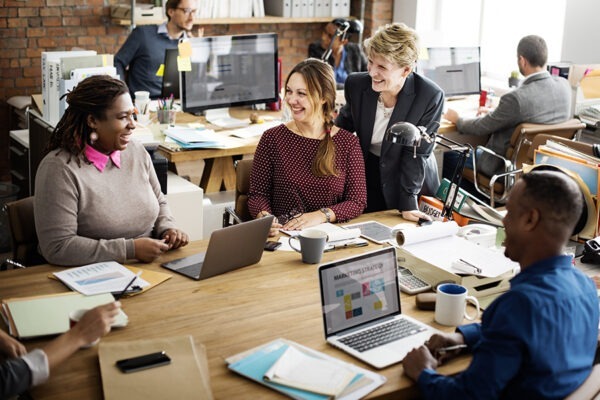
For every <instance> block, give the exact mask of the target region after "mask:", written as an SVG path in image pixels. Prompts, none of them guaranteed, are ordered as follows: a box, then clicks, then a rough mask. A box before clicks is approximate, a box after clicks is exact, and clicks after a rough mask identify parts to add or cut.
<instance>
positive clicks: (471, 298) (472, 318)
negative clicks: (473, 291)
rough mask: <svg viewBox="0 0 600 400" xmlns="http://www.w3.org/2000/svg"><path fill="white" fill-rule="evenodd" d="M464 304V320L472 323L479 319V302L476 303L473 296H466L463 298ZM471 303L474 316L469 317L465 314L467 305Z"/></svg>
mask: <svg viewBox="0 0 600 400" xmlns="http://www.w3.org/2000/svg"><path fill="white" fill-rule="evenodd" d="M465 300H466V302H465V318H466V319H468V320H469V321H473V320H476V319H477V318H479V301H477V298H475V297H473V296H467V297H466V298H465ZM469 301H470V302H471V304H473V305H474V306H475V315H474V316H471V315H469V314H468V313H467V303H468V302H469Z"/></svg>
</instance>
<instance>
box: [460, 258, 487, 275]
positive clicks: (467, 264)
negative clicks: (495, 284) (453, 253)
mask: <svg viewBox="0 0 600 400" xmlns="http://www.w3.org/2000/svg"><path fill="white" fill-rule="evenodd" d="M458 261H460V262H461V263H463V264H464V265H466V266H467V267H471V268H473V269H474V270H475V273H476V274H480V273H481V268H479V267H478V266H476V265H473V264H471V263H470V262H468V261H465V260H463V259H462V258H459V259H458Z"/></svg>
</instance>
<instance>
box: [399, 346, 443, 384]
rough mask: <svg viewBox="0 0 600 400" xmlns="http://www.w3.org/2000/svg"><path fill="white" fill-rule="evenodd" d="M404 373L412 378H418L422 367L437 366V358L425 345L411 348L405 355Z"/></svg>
mask: <svg viewBox="0 0 600 400" xmlns="http://www.w3.org/2000/svg"><path fill="white" fill-rule="evenodd" d="M402 365H403V366H404V373H405V374H406V375H407V376H408V377H409V378H412V379H413V380H415V381H416V380H417V379H419V375H421V372H422V371H423V370H424V369H436V368H437V366H438V362H437V360H436V359H435V358H434V357H433V355H431V352H430V351H429V349H428V348H427V347H425V346H420V347H417V348H416V349H412V350H411V351H410V353H408V354H407V355H406V357H405V358H404V361H402Z"/></svg>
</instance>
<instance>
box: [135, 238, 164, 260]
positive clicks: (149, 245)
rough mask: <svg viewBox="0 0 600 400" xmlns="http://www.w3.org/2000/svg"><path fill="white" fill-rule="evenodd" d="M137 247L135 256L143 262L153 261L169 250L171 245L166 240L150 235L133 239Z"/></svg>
mask: <svg viewBox="0 0 600 400" xmlns="http://www.w3.org/2000/svg"><path fill="white" fill-rule="evenodd" d="M133 245H134V248H135V258H137V259H138V260H140V261H142V262H152V261H154V260H156V259H157V258H158V257H160V255H161V254H162V253H164V252H165V251H167V250H169V245H168V244H166V243H165V242H164V240H158V239H152V238H148V237H143V238H138V239H134V240H133Z"/></svg>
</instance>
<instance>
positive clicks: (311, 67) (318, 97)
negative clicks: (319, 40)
mask: <svg viewBox="0 0 600 400" xmlns="http://www.w3.org/2000/svg"><path fill="white" fill-rule="evenodd" d="M295 73H298V74H300V75H301V76H302V77H303V78H304V81H305V82H306V89H307V92H308V93H307V96H308V101H309V102H310V104H311V106H312V108H313V110H315V111H318V110H320V111H321V116H322V117H323V121H324V123H323V125H324V126H323V128H324V129H325V138H324V139H323V140H321V143H320V144H319V148H318V149H317V154H316V155H315V159H314V160H313V163H312V166H311V172H312V173H313V175H315V176H330V175H334V176H336V175H337V169H336V167H335V144H334V143H333V139H332V138H331V128H332V127H333V111H334V110H335V95H336V92H335V88H336V86H335V76H334V72H333V68H332V67H331V65H329V64H328V63H326V62H324V61H322V60H319V59H316V58H307V59H306V60H304V61H300V62H299V63H298V64H296V66H295V67H294V68H293V69H292V70H291V71H290V73H289V75H288V77H287V79H286V80H285V86H286V87H287V85H288V82H289V80H290V77H291V76H292V75H293V74H295Z"/></svg>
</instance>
